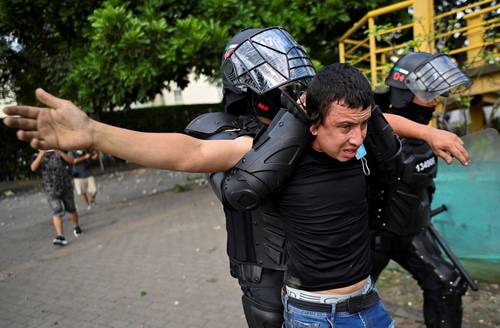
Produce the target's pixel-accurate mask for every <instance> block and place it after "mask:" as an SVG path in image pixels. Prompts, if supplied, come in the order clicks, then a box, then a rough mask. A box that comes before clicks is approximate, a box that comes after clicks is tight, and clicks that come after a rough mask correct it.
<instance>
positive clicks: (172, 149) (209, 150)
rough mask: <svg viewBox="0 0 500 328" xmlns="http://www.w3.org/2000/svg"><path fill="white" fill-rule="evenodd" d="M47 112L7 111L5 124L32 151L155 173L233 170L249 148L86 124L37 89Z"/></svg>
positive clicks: (243, 143) (68, 105)
mask: <svg viewBox="0 0 500 328" xmlns="http://www.w3.org/2000/svg"><path fill="white" fill-rule="evenodd" d="M36 96H37V98H38V100H39V101H40V102H42V103H43V104H45V105H47V106H48V107H49V108H40V107H30V106H11V107H6V108H5V109H4V112H5V113H6V114H7V115H12V116H18V117H7V118H5V119H4V123H5V125H7V126H9V127H12V128H18V129H19V131H18V132H17V137H18V138H19V139H20V140H22V141H26V142H29V143H30V144H31V146H32V147H33V148H36V149H52V148H55V149H61V150H75V149H85V148H94V149H97V150H99V151H102V152H105V153H108V154H111V155H113V156H116V157H119V158H122V159H125V160H128V161H131V162H134V163H137V164H140V165H143V166H147V167H154V168H160V169H169V170H176V171H186V172H218V171H226V170H228V169H230V168H231V167H233V166H234V165H235V164H236V163H237V162H238V161H239V160H240V158H241V157H243V155H244V154H245V153H246V152H248V151H249V150H250V149H251V147H252V139H251V138H250V137H241V138H238V139H235V140H199V139H196V138H193V137H190V136H187V135H184V134H180V133H144V132H137V131H132V130H127V129H122V128H118V127H114V126H111V125H107V124H104V123H100V122H97V121H94V120H92V119H90V118H89V117H88V116H87V115H86V114H85V113H84V112H83V111H81V110H80V109H79V108H78V107H76V106H75V105H74V104H73V103H72V102H70V101H68V100H64V99H60V98H57V97H55V96H53V95H51V94H49V93H47V92H45V91H44V90H42V89H37V90H36Z"/></svg>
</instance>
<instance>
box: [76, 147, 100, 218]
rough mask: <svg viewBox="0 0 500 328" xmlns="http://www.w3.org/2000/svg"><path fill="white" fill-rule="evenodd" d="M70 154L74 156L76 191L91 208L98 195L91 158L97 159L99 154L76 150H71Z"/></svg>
mask: <svg viewBox="0 0 500 328" xmlns="http://www.w3.org/2000/svg"><path fill="white" fill-rule="evenodd" d="M69 156H71V157H72V158H73V167H72V174H73V182H74V184H75V190H76V193H77V195H79V196H80V197H81V198H82V201H83V204H84V205H85V207H86V208H87V209H89V210H90V209H91V207H92V206H95V204H96V202H95V199H96V196H97V186H96V182H95V178H94V176H93V175H92V171H91V160H94V161H95V160H97V159H98V156H99V155H98V153H97V152H96V151H91V152H87V151H85V150H76V151H71V152H69Z"/></svg>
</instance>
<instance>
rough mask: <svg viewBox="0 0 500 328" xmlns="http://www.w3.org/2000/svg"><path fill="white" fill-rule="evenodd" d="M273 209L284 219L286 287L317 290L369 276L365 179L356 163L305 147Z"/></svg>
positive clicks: (354, 281)
mask: <svg viewBox="0 0 500 328" xmlns="http://www.w3.org/2000/svg"><path fill="white" fill-rule="evenodd" d="M275 204H276V207H277V209H278V211H279V212H280V214H281V215H282V217H283V218H284V220H285V229H286V237H287V281H286V283H287V285H288V286H290V287H294V288H299V289H303V290H308V291H320V290H327V289H333V288H340V287H345V286H349V285H352V284H354V283H356V282H358V281H360V280H362V279H364V278H366V277H367V276H368V275H369V272H370V268H371V261H370V254H369V252H370V238H369V234H368V218H367V200H366V179H365V176H364V174H363V170H362V166H361V162H360V161H358V160H356V159H353V160H350V161H347V162H339V161H337V160H336V159H333V158H331V157H329V156H328V155H326V154H324V153H320V152H316V151H314V150H313V149H312V148H310V147H308V149H307V150H306V151H305V152H304V155H303V156H302V159H301V160H300V161H299V163H298V165H297V167H296V169H295V171H294V173H293V174H292V176H291V177H290V179H289V181H288V182H287V183H286V185H285V186H284V187H283V188H282V189H281V191H280V193H279V194H277V195H276V199H275Z"/></svg>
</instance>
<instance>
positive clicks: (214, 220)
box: [0, 181, 245, 328]
mask: <svg viewBox="0 0 500 328" xmlns="http://www.w3.org/2000/svg"><path fill="white" fill-rule="evenodd" d="M135 182H136V181H135ZM150 193H155V194H153V195H150ZM140 195H142V192H140ZM101 196H102V197H105V195H101ZM41 197H42V195H41V194H39V193H35V194H32V195H27V196H25V197H24V198H29V199H30V200H31V201H33V202H34V203H35V204H32V205H29V206H33V207H35V206H37V207H38V211H39V213H40V214H39V215H36V214H35V215H34V216H36V219H35V218H33V217H30V219H31V220H33V221H32V222H31V223H30V222H23V218H22V217H17V218H11V221H12V222H11V221H8V217H6V218H5V219H6V220H7V223H5V220H4V218H2V222H4V224H3V227H2V228H1V229H0V249H3V250H14V249H17V251H14V252H12V251H10V252H4V251H2V253H1V254H0V327H4V328H14V327H37V328H42V327H78V328H79V327H82V328H83V327H116V328H118V327H197V328H199V327H206V328H210V327H213V328H216V327H217V328H220V327H245V320H244V317H243V312H242V310H241V305H240V293H239V287H238V285H237V282H236V280H234V279H232V278H231V277H230V276H229V274H228V263H227V257H226V255H225V226H224V219H223V215H222V211H221V208H220V206H219V205H218V203H217V200H216V198H215V197H214V196H213V194H212V193H211V192H210V191H209V190H208V188H207V187H195V188H194V189H193V190H191V191H189V192H183V193H175V192H171V191H170V192H169V191H163V192H162V191H158V190H156V191H154V192H152V191H151V190H147V192H146V193H145V195H144V196H137V197H136V198H135V199H133V200H129V199H130V198H129V199H127V200H124V199H122V200H121V201H115V202H108V203H106V202H104V203H103V204H101V205H99V207H97V208H95V209H92V210H91V211H89V212H87V211H82V213H81V223H82V228H83V229H84V234H83V235H82V236H81V237H80V238H78V239H76V238H75V237H73V236H71V235H70V232H71V226H70V224H69V223H67V224H66V225H65V231H66V236H67V238H68V239H69V244H68V246H66V247H63V248H57V247H54V246H52V245H51V244H50V240H51V238H52V226H51V223H50V220H49V217H48V212H47V209H46V208H45V207H44V206H45V204H44V203H43V199H41ZM123 197H125V196H123ZM4 201H5V200H4ZM22 201H23V200H22V197H20V199H19V200H18V201H17V202H22ZM2 206H4V207H5V206H6V205H4V204H3V203H1V202H0V211H1V212H0V213H3V214H2V215H4V214H5V213H8V212H9V211H7V210H6V209H5V208H2ZM10 212H12V210H11V211H10ZM14 212H16V211H14ZM17 212H19V209H17ZM17 212H16V213H17ZM20 213H21V214H24V215H26V217H29V216H28V215H27V214H26V212H23V211H21V212H20ZM26 252H27V253H28V254H26ZM12 253H16V254H17V255H18V256H17V257H16V258H12Z"/></svg>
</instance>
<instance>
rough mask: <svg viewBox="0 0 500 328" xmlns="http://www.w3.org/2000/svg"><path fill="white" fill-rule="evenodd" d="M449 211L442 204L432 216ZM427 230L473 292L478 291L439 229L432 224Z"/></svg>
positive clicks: (433, 211)
mask: <svg viewBox="0 0 500 328" xmlns="http://www.w3.org/2000/svg"><path fill="white" fill-rule="evenodd" d="M446 210H448V207H446V205H445V204H442V205H441V206H439V207H438V208H435V209H433V210H432V211H431V216H435V215H438V214H439V213H442V212H444V211H446ZM427 229H429V232H430V233H431V235H432V237H434V239H435V240H436V241H437V242H438V244H439V246H441V248H442V249H443V251H444V252H445V253H446V255H447V256H448V258H449V259H450V261H451V263H453V265H454V266H455V267H456V268H457V270H458V272H460V275H462V277H463V278H464V279H465V281H466V282H467V284H468V285H469V286H470V288H471V289H472V290H473V291H477V290H478V288H477V285H476V283H475V282H474V281H473V280H472V278H471V277H470V276H469V274H468V273H467V271H465V268H464V267H463V265H462V263H460V260H459V259H458V258H457V257H456V256H455V254H453V252H452V251H451V249H450V247H448V245H447V244H446V242H445V241H444V239H443V237H441V234H439V232H438V231H437V229H436V228H435V227H434V226H433V225H432V223H431V224H429V225H428V227H427Z"/></svg>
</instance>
